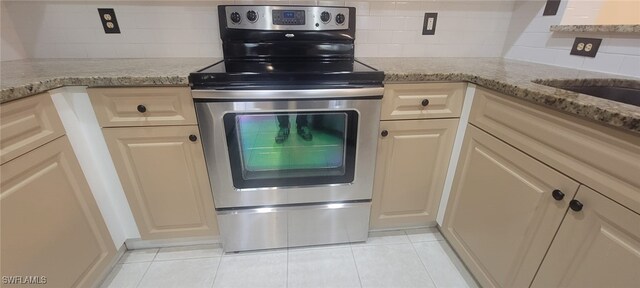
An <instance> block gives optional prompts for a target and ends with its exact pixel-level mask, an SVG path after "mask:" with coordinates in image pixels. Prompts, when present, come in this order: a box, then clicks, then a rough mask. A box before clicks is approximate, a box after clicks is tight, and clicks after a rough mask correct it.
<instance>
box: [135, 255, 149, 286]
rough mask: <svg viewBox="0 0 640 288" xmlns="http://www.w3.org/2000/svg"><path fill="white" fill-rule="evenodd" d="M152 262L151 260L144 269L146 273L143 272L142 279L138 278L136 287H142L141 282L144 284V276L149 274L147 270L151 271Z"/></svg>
mask: <svg viewBox="0 0 640 288" xmlns="http://www.w3.org/2000/svg"><path fill="white" fill-rule="evenodd" d="M152 264H153V261H151V262H149V265H147V269H145V270H144V273H142V277H140V280H138V283H136V288H137V287H140V284H142V280H144V276H147V272H149V269H151V265H152Z"/></svg>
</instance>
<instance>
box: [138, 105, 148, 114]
mask: <svg viewBox="0 0 640 288" xmlns="http://www.w3.org/2000/svg"><path fill="white" fill-rule="evenodd" d="M137 109H138V112H140V113H144V112H147V107H144V105H142V104H140V105H138V107H137Z"/></svg>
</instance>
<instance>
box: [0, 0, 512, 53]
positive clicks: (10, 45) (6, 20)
mask: <svg viewBox="0 0 640 288" xmlns="http://www.w3.org/2000/svg"><path fill="white" fill-rule="evenodd" d="M254 3H255V4H279V5H295V4H300V5H326V6H331V5H336V6H343V5H346V6H354V7H356V9H357V14H358V18H357V35H356V43H357V44H356V56H358V57H426V56H429V57H500V56H501V55H502V52H503V48H504V43H505V39H506V36H507V30H508V24H509V21H510V19H511V13H512V7H513V2H511V1H504V0H503V1H479V0H468V1H450V0H438V1H398V2H392V1H375V0H373V1H323V0H318V1H316V0H283V1H243V0H236V1H224V2H220V1H137V2H136V1H131V2H125V1H4V0H3V1H2V19H1V20H2V25H1V28H2V33H1V37H2V51H1V54H2V60H14V59H23V58H152V57H221V56H222V52H221V47H220V46H221V45H220V38H219V32H218V19H217V9H216V6H217V5H219V4H254ZM97 8H114V9H115V13H116V14H117V17H118V22H119V25H120V29H121V34H105V33H104V31H103V28H102V25H101V22H100V18H99V17H98V12H97ZM425 12H437V13H438V26H437V27H438V30H437V31H436V33H435V35H422V24H423V18H424V13H425Z"/></svg>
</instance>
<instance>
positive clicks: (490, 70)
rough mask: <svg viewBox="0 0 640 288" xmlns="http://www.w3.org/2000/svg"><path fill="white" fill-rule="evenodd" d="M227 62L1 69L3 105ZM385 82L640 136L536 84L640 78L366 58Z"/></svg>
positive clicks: (148, 82)
mask: <svg viewBox="0 0 640 288" xmlns="http://www.w3.org/2000/svg"><path fill="white" fill-rule="evenodd" d="M218 60H220V59H219V58H159V59H55V60H18V61H5V62H1V64H0V65H1V67H0V69H1V71H2V73H1V74H0V88H1V91H0V103H2V102H7V101H11V100H14V99H19V98H22V97H26V96H29V95H34V94H37V93H40V92H44V91H47V90H49V89H54V88H58V87H62V86H72V85H73V86H159V85H167V86H187V85H188V79H187V76H188V75H189V73H190V72H193V71H196V70H199V69H201V68H204V67H205V66H208V65H210V64H213V63H215V62H216V61H218ZM360 60H362V61H363V62H364V63H366V64H369V65H371V66H373V67H375V68H377V69H379V70H382V71H384V72H385V82H386V83H390V82H414V81H467V82H471V83H475V84H477V85H480V86H483V87H486V88H489V89H493V90H496V91H498V92H501V93H504V94H508V95H512V96H514V97H517V98H521V99H525V100H528V101H531V102H534V103H538V104H541V105H544V106H548V107H551V108H554V109H557V110H560V111H564V112H566V113H569V114H574V115H577V116H580V117H583V118H587V119H590V120H593V121H596V122H599V123H602V124H607V125H610V126H614V127H618V128H621V129H624V130H627V131H632V132H636V133H640V108H638V107H636V106H632V105H628V104H624V103H618V102H614V101H609V100H604V99H600V98H596V97H592V96H588V95H584V94H579V93H575V92H571V91H567V90H562V89H557V88H553V87H549V86H544V85H540V84H536V83H534V82H532V81H538V80H561V79H585V80H581V82H583V83H589V84H596V85H614V84H616V85H620V84H623V85H624V86H627V87H635V88H639V89H640V79H639V78H630V77H624V76H619V75H612V74H605V73H598V72H589V71H582V70H575V69H569V68H562V67H556V66H550V65H543V64H535V63H529V62H522V61H515V60H507V59H502V58H360Z"/></svg>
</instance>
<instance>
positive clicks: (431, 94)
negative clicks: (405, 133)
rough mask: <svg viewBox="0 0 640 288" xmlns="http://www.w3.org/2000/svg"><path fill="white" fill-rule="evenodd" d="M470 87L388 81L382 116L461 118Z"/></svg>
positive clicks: (390, 118)
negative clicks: (463, 104) (467, 88)
mask: <svg viewBox="0 0 640 288" xmlns="http://www.w3.org/2000/svg"><path fill="white" fill-rule="evenodd" d="M466 87H467V84H465V83H422V84H387V85H385V87H384V97H383V98H382V112H381V117H380V119H381V120H398V119H426V118H451V117H460V111H461V110H462V100H463V98H464V92H465V88H466ZM425 100H426V101H425ZM423 102H424V103H423ZM427 102H428V104H427ZM423 104H427V105H426V106H423Z"/></svg>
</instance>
